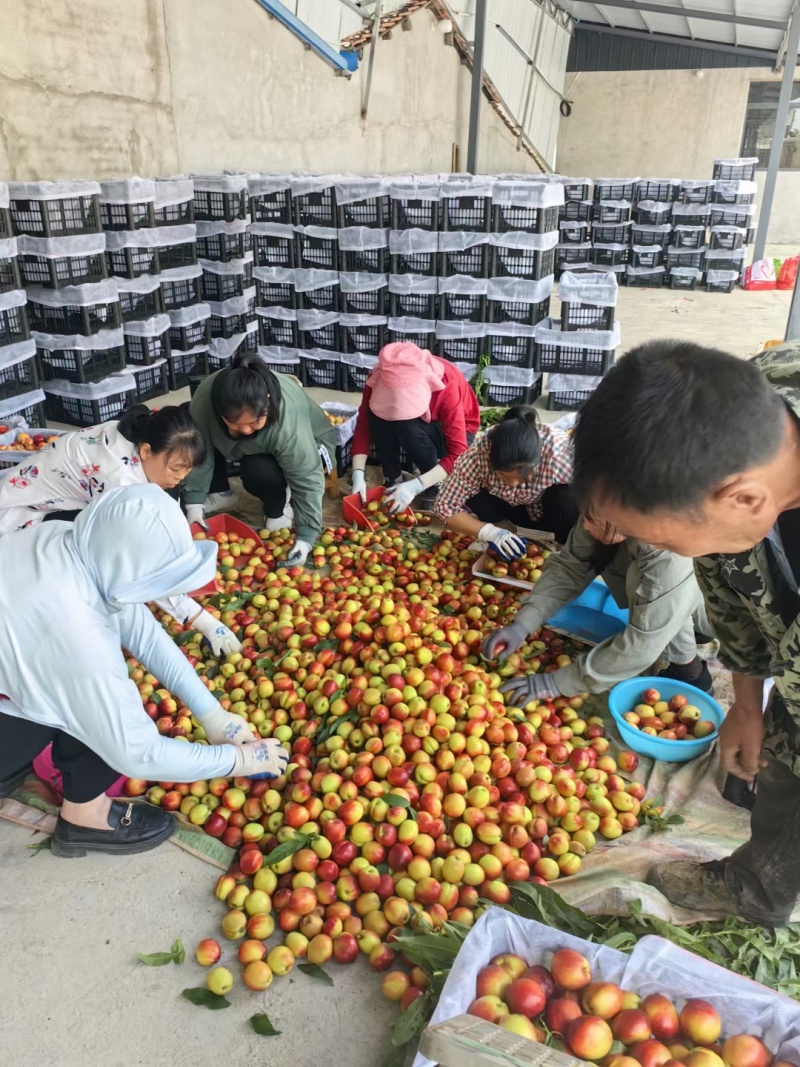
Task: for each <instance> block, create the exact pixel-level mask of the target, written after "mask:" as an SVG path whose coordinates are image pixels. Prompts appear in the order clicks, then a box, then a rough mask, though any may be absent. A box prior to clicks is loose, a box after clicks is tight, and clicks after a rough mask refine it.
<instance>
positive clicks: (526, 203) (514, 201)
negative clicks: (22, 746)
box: [492, 181, 564, 208]
mask: <svg viewBox="0 0 800 1067" xmlns="http://www.w3.org/2000/svg"><path fill="white" fill-rule="evenodd" d="M492 202H493V203H495V204H504V205H507V206H509V207H531V208H540V207H554V206H560V205H561V204H563V203H564V186H563V185H561V184H560V183H559V182H542V181H496V182H495V183H494V186H493V187H492Z"/></svg>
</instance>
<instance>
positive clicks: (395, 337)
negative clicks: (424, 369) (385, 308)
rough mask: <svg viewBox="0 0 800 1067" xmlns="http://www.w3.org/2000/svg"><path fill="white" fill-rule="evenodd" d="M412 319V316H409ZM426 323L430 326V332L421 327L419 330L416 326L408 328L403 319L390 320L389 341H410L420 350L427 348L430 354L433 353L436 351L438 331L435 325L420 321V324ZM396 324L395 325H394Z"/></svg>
mask: <svg viewBox="0 0 800 1067" xmlns="http://www.w3.org/2000/svg"><path fill="white" fill-rule="evenodd" d="M409 317H411V316H409ZM423 321H425V322H426V325H430V327H431V328H430V330H423V329H422V328H421V326H420V327H419V328H417V327H415V326H407V325H405V324H403V319H402V317H400V319H399V321H398V319H390V320H389V341H390V342H391V341H410V342H411V343H412V344H415V345H418V346H419V347H420V348H426V349H427V350H428V351H429V352H433V351H435V349H436V330H435V323H434V322H430V323H428V322H427V320H422V319H421V320H420V323H422V322H423ZM393 324H394V325H393Z"/></svg>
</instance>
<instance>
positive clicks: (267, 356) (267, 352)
mask: <svg viewBox="0 0 800 1067" xmlns="http://www.w3.org/2000/svg"><path fill="white" fill-rule="evenodd" d="M258 357H259V359H263V360H264V362H265V363H272V364H280V363H294V364H296V365H297V366H298V367H299V366H300V350H299V349H297V348H284V347H283V346H282V345H259V346H258Z"/></svg>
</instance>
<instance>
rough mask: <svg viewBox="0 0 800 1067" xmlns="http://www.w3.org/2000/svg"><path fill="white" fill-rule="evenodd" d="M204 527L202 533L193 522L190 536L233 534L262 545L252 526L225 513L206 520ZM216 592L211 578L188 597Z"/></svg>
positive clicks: (214, 582)
mask: <svg viewBox="0 0 800 1067" xmlns="http://www.w3.org/2000/svg"><path fill="white" fill-rule="evenodd" d="M206 525H207V526H208V530H207V531H204V530H203V527H202V526H201V525H200V524H199V523H198V522H193V523H192V526H191V530H192V534H198V533H204V532H205V533H206V534H207V537H213V536H214V535H215V534H220V533H235V534H238V535H239V536H240V537H252V538H253V540H254V541H255V542H256V543H257V544H259V545H260V544H263V542H262V540H261V538H260V537H259V536H258V534H257V533H256V531H255V530H254V529H253V527H252V526H248V525H247V523H246V522H242V520H241V519H236V518H234V517H233V515H227V514H226V513H225V512H222V513H221V514H220V515H212V516H211V517H210V518H208V519H206ZM217 592H219V590H218V588H217V583H216V581H215V580H214V579H213V578H212V579H211V581H210V582H209V583H208V585H204V586H203V588H202V589H196V590H195V591H194V592H193V593H189V596H190V597H192V598H194V597H198V596H213V594H214V593H217Z"/></svg>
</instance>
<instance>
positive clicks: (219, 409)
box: [211, 352, 281, 421]
mask: <svg viewBox="0 0 800 1067" xmlns="http://www.w3.org/2000/svg"><path fill="white" fill-rule="evenodd" d="M211 398H212V401H213V404H214V410H215V411H216V413H217V414H218V415H220V416H221V417H222V418H223V419H225V420H229V421H234V420H235V419H237V418H238V417H239V416H240V415H242V414H243V413H245V412H247V413H248V414H251V415H254V416H257V417H259V418H261V417H263V416H266V417H267V419H270V420H271V419H275V418H277V416H278V412H279V411H280V404H281V387H280V384H279V382H278V379H277V378H276V376H275V375H274V374H273V373H272V371H271V370H270V369H269V367H268V366H267V364H266V363H265V362H264V360H263V359H260V358H259V357H258V356H257V355H254V354H252V353H249V352H248V353H245V354H244V355H241V356H234V358H233V360H232V361H231V365H230V366H229V367H226V368H225V369H224V370H221V371H220V372H219V374H217V375H216V376H215V377H214V382H213V385H212V386H211Z"/></svg>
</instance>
